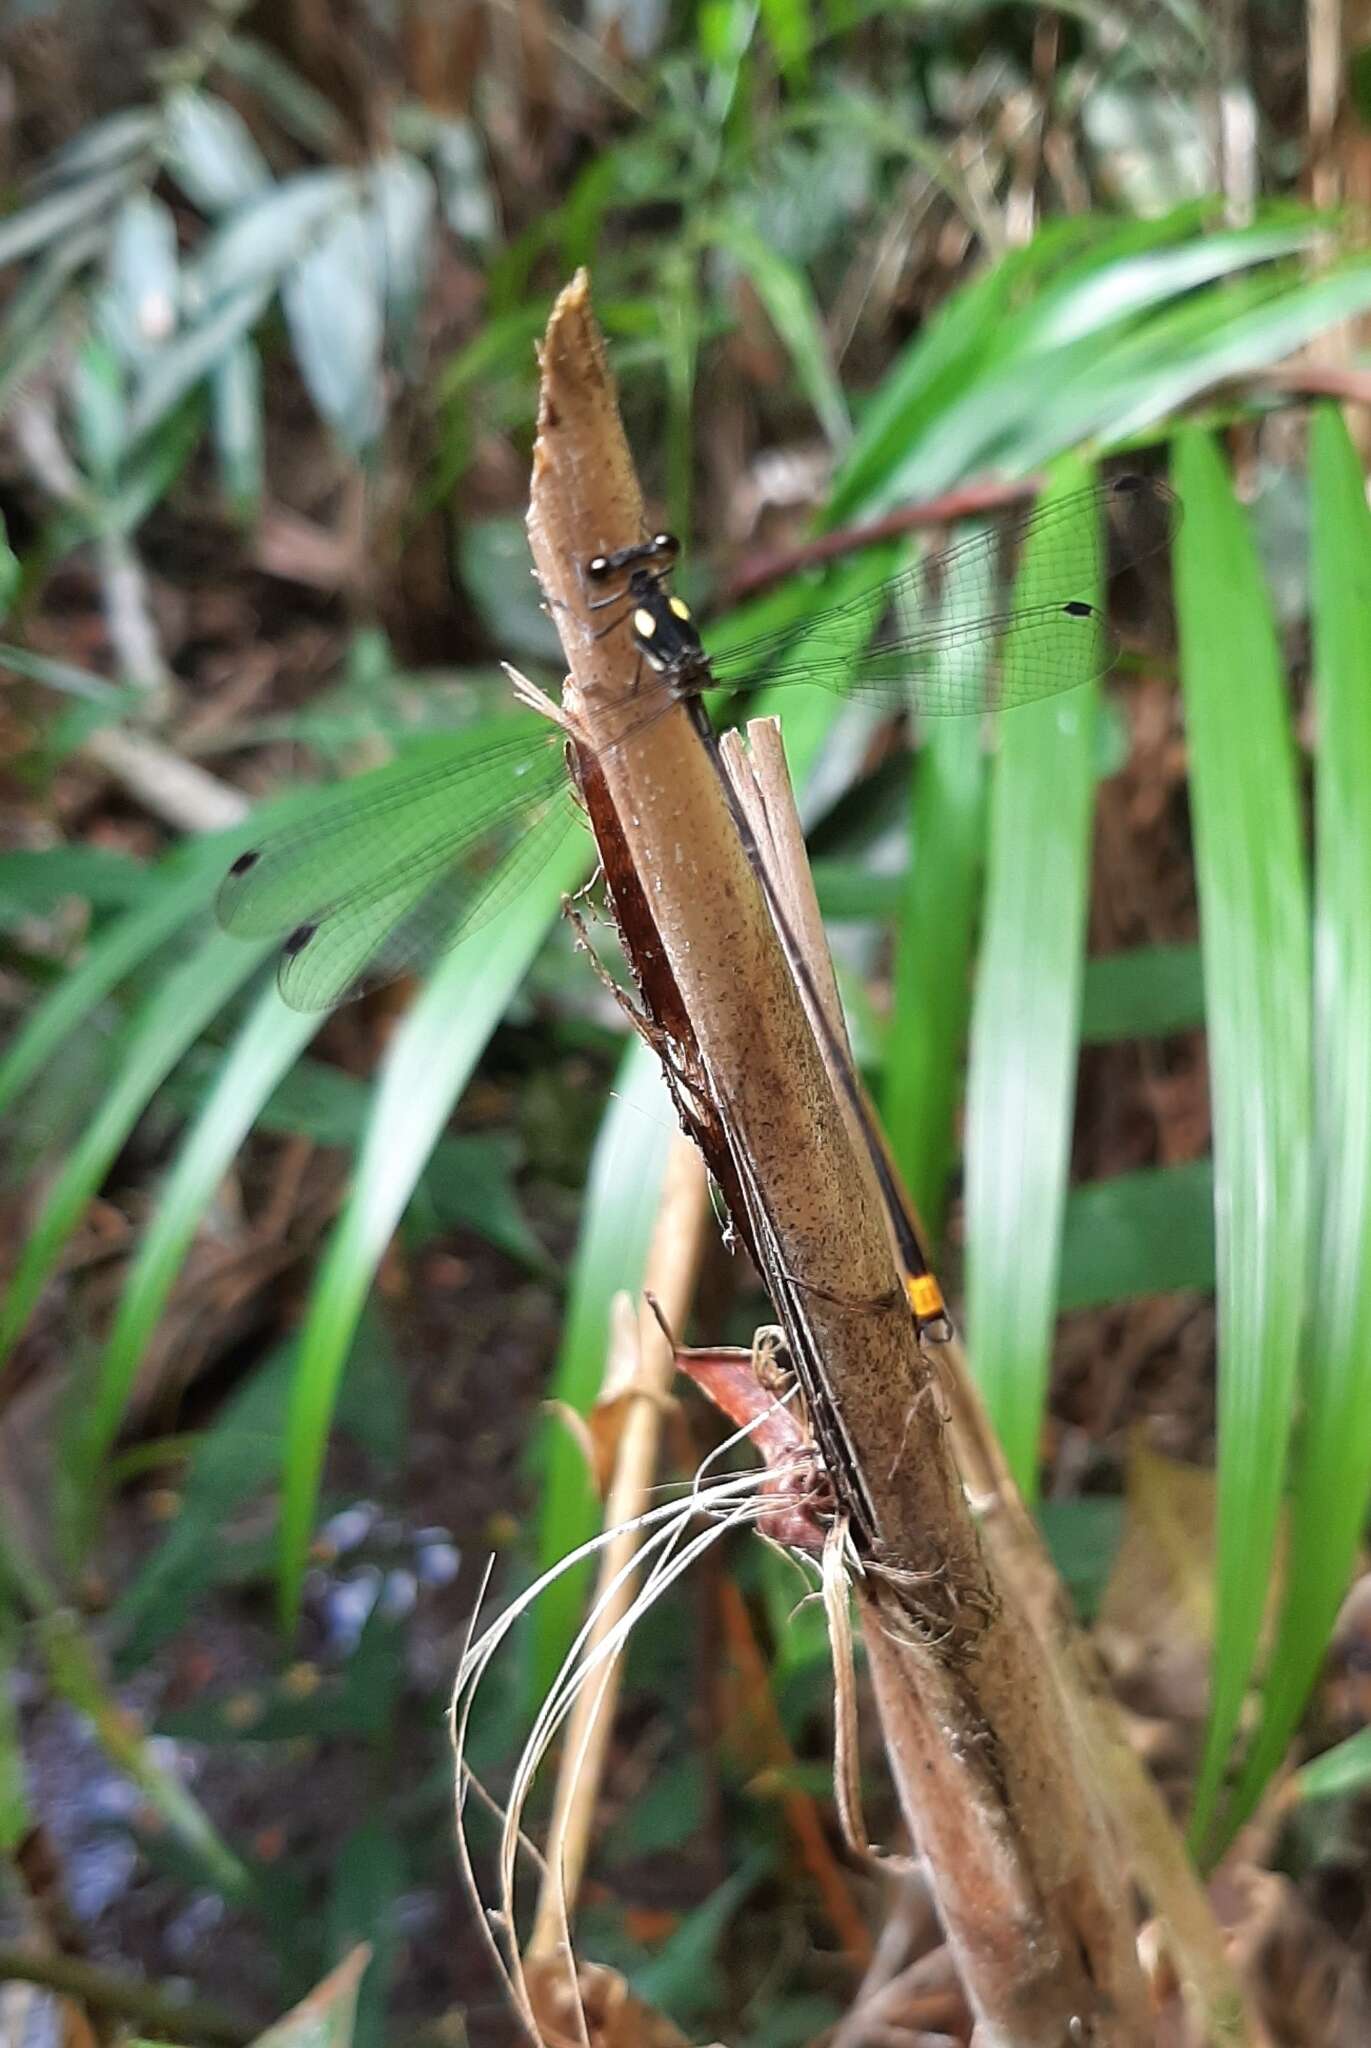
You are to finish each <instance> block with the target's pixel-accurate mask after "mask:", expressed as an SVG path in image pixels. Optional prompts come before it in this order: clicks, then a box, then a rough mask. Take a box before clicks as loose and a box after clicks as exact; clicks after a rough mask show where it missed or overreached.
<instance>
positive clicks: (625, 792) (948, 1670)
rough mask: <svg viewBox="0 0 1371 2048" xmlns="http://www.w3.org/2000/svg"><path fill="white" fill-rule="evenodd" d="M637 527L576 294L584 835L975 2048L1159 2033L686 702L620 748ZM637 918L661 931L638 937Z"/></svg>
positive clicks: (856, 1166) (562, 367)
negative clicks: (776, 1372)
mask: <svg viewBox="0 0 1371 2048" xmlns="http://www.w3.org/2000/svg"><path fill="white" fill-rule="evenodd" d="M642 533H643V518H642V504H641V499H640V496H639V492H638V487H637V482H636V479H635V477H634V474H633V469H632V464H631V461H630V458H629V453H628V449H627V446H626V443H625V441H624V437H623V429H622V426H621V424H620V420H619V414H618V406H617V401H616V395H615V392H614V388H613V385H612V382H611V380H610V377H609V373H608V370H607V367H606V364H605V358H604V351H603V345H602V342H601V339H600V336H599V333H598V330H597V329H596V327H595V324H594V320H593V318H592V315H591V310H590V302H589V292H588V287H587V284H586V281H585V279H584V277H578V278H577V279H576V280H575V281H574V282H573V283H572V284H571V285H570V286H568V287H567V289H566V290H565V291H564V292H563V293H562V295H561V297H560V298H559V299H558V301H557V304H556V306H555V307H554V309H553V313H552V317H551V319H550V321H549V324H548V329H547V335H546V338H545V341H544V346H543V354H542V394H541V406H540V415H539V431H538V441H537V447H536V450H535V455H534V468H533V486H532V494H531V504H530V510H529V538H530V542H531V545H532V548H533V556H534V560H535V562H536V564H537V568H538V573H539V575H540V577H541V578H542V582H543V587H544V589H545V591H546V592H547V596H548V599H549V601H550V603H551V606H552V611H553V616H554V618H555V619H556V621H557V624H558V628H559V631H560V633H561V637H562V644H563V647H564V649H565V652H566V657H567V663H568V666H569V668H570V671H571V678H570V680H569V682H568V685H567V691H566V706H567V710H568V712H569V713H570V715H571V717H572V718H573V719H574V720H575V721H576V722H577V724H578V726H579V727H580V729H581V730H582V731H583V732H584V734H585V737H586V741H587V743H588V746H589V748H590V749H591V750H592V751H593V752H594V754H595V756H596V757H597V760H596V765H597V767H598V771H599V776H600V777H601V778H602V781H603V790H602V791H601V790H600V789H599V788H598V787H597V788H596V790H595V793H594V797H593V798H592V801H591V812H592V818H593V820H594V821H595V822H596V824H597V829H598V828H599V827H600V826H601V825H602V824H603V823H604V822H605V821H604V820H603V818H602V799H604V798H607V800H608V805H609V807H610V808H611V809H612V812H613V828H612V830H613V836H615V837H616V838H617V839H619V841H620V842H621V844H620V845H619V846H618V847H617V848H616V849H615V860H616V865H617V864H618V862H619V860H620V859H621V858H622V855H623V854H624V853H625V852H626V854H627V857H628V860H629V862H630V864H631V867H632V869H633V870H634V872H635V875H636V884H637V889H636V892H634V894H635V904H636V909H635V914H634V915H633V917H632V919H631V920H626V921H625V942H626V944H627V945H628V946H629V949H630V952H631V954H632V955H633V957H634V964H635V968H636V969H637V971H638V972H639V974H640V977H641V978H642V980H643V982H644V985H645V987H648V989H649V997H650V999H651V988H652V986H657V985H660V986H661V987H662V988H663V989H665V990H666V992H667V993H666V1001H667V1003H668V1006H669V1008H670V1010H671V1012H672V1014H671V1015H670V1016H667V1017H662V1021H663V1022H664V1023H665V1024H666V1026H667V1029H668V1032H669V1033H670V1036H671V1040H672V1047H671V1050H672V1055H673V1058H676V1059H678V1060H679V1064H680V1068H681V1070H682V1072H683V1073H684V1074H685V1075H686V1076H687V1087H688V1088H692V1089H693V1088H698V1089H699V1090H700V1091H702V1092H703V1094H704V1096H705V1097H706V1098H707V1102H706V1104H705V1105H704V1106H703V1108H702V1112H701V1114H700V1116H699V1118H698V1122H699V1125H700V1135H701V1138H702V1142H704V1143H705V1144H706V1145H707V1146H708V1147H709V1148H710V1150H711V1152H714V1151H716V1150H718V1149H719V1148H721V1149H722V1154H723V1157H722V1159H719V1158H716V1157H714V1156H711V1165H714V1166H716V1168H718V1167H720V1166H722V1168H723V1178H724V1185H725V1188H726V1191H727V1192H728V1193H729V1194H730V1197H731V1198H733V1199H735V1200H736V1201H737V1202H738V1203H739V1208H738V1210H737V1212H736V1213H737V1216H738V1220H739V1223H740V1227H742V1228H743V1229H744V1230H745V1233H746V1234H747V1236H748V1238H749V1240H750V1242H751V1244H752V1247H753V1250H754V1251H755V1253H756V1256H757V1258H758V1261H759V1263H760V1265H761V1267H762V1270H763V1273H764V1275H765V1277H766V1280H767V1283H768V1286H769V1288H770V1290H771V1293H772V1297H773V1300H774V1301H775V1304H776V1308H777V1311H778V1314H779V1316H780V1318H781V1320H782V1322H783V1323H784V1324H785V1326H786V1330H787V1335H788V1337H789V1340H790V1344H791V1350H792V1355H793V1357H794V1359H795V1361H796V1363H797V1366H798V1368H799V1369H800V1371H801V1374H802V1378H803V1379H804V1380H805V1393H806V1396H807V1398H808V1400H809V1404H810V1409H811V1414H812V1416H813V1420H814V1424H815V1432H816V1436H817V1437H818V1440H819V1442H820V1444H821V1445H822V1448H823V1450H824V1454H825V1456H826V1458H827V1461H828V1464H829V1467H830V1472H831V1476H832V1479H833V1484H834V1488H835V1492H836V1494H837V1496H838V1498H839V1500H840V1501H841V1502H842V1503H843V1504H844V1506H845V1507H846V1508H847V1510H848V1512H849V1514H850V1516H851V1519H852V1525H853V1531H854V1538H855V1540H856V1542H857V1545H858V1549H859V1551H860V1553H861V1555H862V1557H863V1561H864V1564H865V1565H866V1569H867V1577H866V1579H865V1580H864V1582H863V1584H862V1587H861V1589H860V1599H861V1605H862V1615H863V1623H864V1628H865V1633H866V1638H867V1650H868V1656H869V1657H870V1659H871V1663H872V1668H873V1672H874V1675H875V1678H876V1684H877V1693H878V1698H879V1701H880V1707H881V1714H882V1721H883V1725H884V1729H885V1735H886V1741H887V1747H888V1750H889V1754H890V1757H891V1763H892V1768H893V1769H894V1771H895V1774H896V1777H897V1781H898V1784H899V1789H900V1795H901V1799H902V1802H903V1805H904V1810H905V1812H906V1814H907V1816H908V1819H909V1823H910V1826H911V1829H912V1831H913V1833H914V1835H915V1838H916V1840H917V1842H918V1846H919V1848H920V1850H921V1851H922V1852H923V1854H924V1856H925V1857H926V1858H927V1860H928V1864H929V1868H930V1872H931V1876H932V1880H933V1884H934V1888H935V1891H936V1893H937V1897H938V1901H939V1906H940V1910H941V1911H942V1914H943V1918H944V1922H945V1925H946V1928H947V1933H948V1937H949V1940H950V1941H951V1943H952V1945H953V1947H954V1949H955V1951H956V1953H957V1955H958V1958H959V1961H960V1964H961V1968H962V1971H963V1974H964V1977H965V1981H966V1985H967V1990H968V1993H969V1995H970V1997H971V1999H972V2001H973V2003H974V2005H975V2007H976V2009H977V2012H978V2014H979V2024H980V2032H979V2033H978V2037H977V2038H978V2041H980V2042H983V2043H984V2048H1011V2044H1012V2048H1068V2044H1073V2043H1077V2042H1097V2043H1106V2042H1107V2043H1113V2044H1123V2043H1129V2044H1133V2043H1139V2044H1140V2043H1144V2042H1150V2040H1151V2038H1152V2031H1151V2025H1150V2020H1149V2017H1148V2013H1147V1999H1146V1993H1145V1990H1144V1987H1143V1982H1142V1978H1141V1975H1140V1972H1139V1970H1138V1965H1137V1958H1136V1951H1135V1944H1134V1937H1133V1927H1132V1919H1131V1914H1130V1912H1129V1909H1128V1903H1127V1900H1126V1898H1125V1896H1124V1892H1123V1883H1122V1878H1121V1875H1120V1873H1119V1871H1118V1870H1117V1867H1116V1863H1117V1859H1114V1858H1111V1855H1110V1853H1109V1850H1108V1845H1107V1843H1106V1841H1105V1838H1104V1835H1103V1831H1102V1829H1101V1827H1100V1825H1099V1823H1098V1821H1097V1819H1096V1817H1095V1813H1094V1809H1093V1806H1092V1805H1091V1803H1090V1801H1089V1800H1088V1799H1087V1797H1086V1794H1085V1790H1084V1788H1083V1786H1082V1784H1081V1783H1080V1781H1079V1779H1078V1776H1077V1771H1078V1769H1083V1768H1084V1766H1083V1761H1082V1760H1081V1759H1079V1758H1078V1757H1077V1756H1075V1755H1073V1746H1072V1743H1071V1741H1070V1736H1069V1732H1068V1723H1067V1720H1066V1716H1065V1714H1064V1711H1063V1707H1062V1702H1061V1699H1060V1697H1059V1695H1058V1692H1057V1690H1056V1688H1055V1686H1054V1684H1053V1682H1052V1680H1051V1677H1050V1674H1049V1673H1048V1672H1047V1670H1046V1669H1045V1667H1044V1666H1043V1664H1042V1661H1041V1659H1040V1657H1039V1656H1038V1654H1037V1651H1036V1649H1035V1647H1034V1643H1033V1638H1032V1636H1031V1633H1030V1631H1028V1630H1027V1629H1025V1628H1024V1627H1023V1626H1022V1624H1021V1623H1020V1622H1019V1621H1018V1620H1017V1619H1016V1617H1015V1616H1014V1615H1013V1614H1012V1613H1007V1612H1006V1610H1005V1607H1004V1604H1003V1601H1002V1600H1001V1598H1000V1594H999V1590H998V1588H997V1586H996V1584H995V1582H994V1580H993V1578H992V1575H991V1571H990V1569H989V1566H988V1564H987V1561H986V1557H985V1554H984V1551H983V1549H982V1545H981V1541H980V1537H979V1534H978V1531H977V1529H976V1526H975V1523H974V1521H973V1519H972V1516H971V1513H970V1510H969V1508H968V1505H967V1501H966V1497H965V1493H964V1491H963V1487H962V1484H961V1480H960V1477H959V1475H958V1473H957V1470H956V1468H955V1466H954V1464H953V1460H952V1456H951V1452H950V1449H949V1443H948V1435H947V1430H946V1428H945V1424H944V1418H943V1411H942V1405H941V1403H940V1401H939V1399H938V1398H937V1393H936V1387H935V1381H934V1376H933V1373H932V1371H931V1368H930V1366H929V1363H928V1361H927V1360H926V1359H925V1358H924V1356H923V1355H922V1353H921V1352H920V1350H919V1346H918V1343H917V1340H916V1336H915V1330H914V1326H913V1323H912V1321H911V1319H910V1316H909V1314H908V1312H907V1311H906V1309H905V1306H904V1299H903V1293H902V1289H901V1286H900V1277H899V1274H898V1273H897V1271H896V1268H895V1264H894V1260H893V1257H892V1253H891V1249H890V1245H889V1242H888V1239H887V1234H886V1226H885V1221H884V1217H883V1213H882V1210H881V1206H880V1201H879V1197H878V1193H877V1190H876V1187H875V1184H874V1180H873V1178H872V1175H871V1171H870V1167H869V1164H868V1162H867V1160H866V1159H865V1157H864V1155H862V1154H861V1153H860V1151H858V1150H855V1149H854V1146H853V1143H852V1141H851V1139H850V1137H849V1134H848V1130H847V1127H846V1123H845V1119H844V1116H843V1114H842V1111H841V1110H840V1108H839V1105H838V1103H837V1101H836V1099H835V1096H834V1093H833V1089H832V1087H831V1085H830V1083H829V1080H828V1077H827V1075H826V1073H825V1070H824V1064H823V1060H822V1058H821V1056H820V1053H819V1050H818V1047H817V1046H816V1044H815V1040H814V1037H813V1034H812V1032H811V1030H810V1028H809V1025H808V1023H807V1021H806V1018H805V1015H804V1010H803V1007H802V1004H801V1002H800V998H799V995H798V992H797V990H796V988H795V984H794V982H793V980H792V978H791V976H790V974H789V972H788V971H787V968H786V964H785V960H784V958H783V955H782V953H781V949H780V947H779V944H778V942H777V939H776V935H775V931H774V929H773V927H772V924H771V920H770V918H769V917H768V915H767V911H766V907H765V904H764V901H763V898H762V895H761V892H760V890H759V887H758V884H757V881H756V878H755V876H754V875H753V873H752V870H751V868H750V866H749V864H748V861H747V858H746V856H745V854H744V852H743V849H742V847H741V845H740V843H739V841H738V837H737V834H736V832H735V831H734V829H733V826H732V823H731V820H730V816H729V812H728V807H727V804H726V802H725V799H724V796H723V793H722V790H721V788H720V785H719V781H718V778H717V776H716V774H715V772H714V769H713V766H712V764H711V762H710V761H709V760H708V758H707V757H706V755H705V753H704V751H703V749H702V748H701V747H700V745H699V744H698V741H697V739H696V736H695V734H694V732H693V730H692V729H691V726H690V722H689V720H688V718H687V716H686V714H685V713H684V712H683V711H672V712H669V713H668V714H667V715H665V716H664V717H660V718H657V719H655V720H654V721H652V722H651V723H648V724H645V725H641V726H639V727H638V729H637V730H636V731H635V732H634V734H633V737H632V739H631V740H630V741H629V742H627V743H625V744H617V742H618V741H619V740H620V739H621V736H622V733H623V730H624V723H625V718H624V707H625V704H626V701H627V699H628V697H629V695H630V693H631V692H632V690H633V688H634V685H635V680H636V673H637V656H636V654H635V652H634V649H633V646H632V643H631V640H630V638H629V635H628V633H627V632H626V631H622V630H619V631H615V630H611V631H609V632H605V631H604V625H605V621H606V614H605V613H604V612H601V613H598V614H597V613H593V612H591V611H590V610H589V609H588V608H587V592H586V589H585V587H584V583H583V580H582V573H581V571H582V564H583V563H584V562H585V561H586V559H587V558H588V557H589V556H590V555H593V554H596V553H599V552H602V551H606V550H610V549H613V548H618V547H622V546H626V545H628V544H630V543H632V542H634V541H637V540H638V539H640V538H641V536H642ZM592 780H594V778H592ZM606 836H608V831H607V835H606ZM623 908H624V906H623V904H622V903H621V905H620V909H621V913H622V911H623ZM644 913H646V916H647V918H648V920H649V922H650V926H651V936H650V940H649V938H648V934H647V933H646V932H644V931H642V930H640V929H638V927H639V925H640V922H641V920H642V917H643V914H644ZM649 952H650V953H651V958H648V957H646V955H647V954H648V953H649ZM653 1007H654V1008H657V1010H658V1015H659V1016H661V1014H662V1012H661V1008H660V1007H659V1006H658V1005H656V1004H654V1005H653ZM678 1034H680V1038H683V1039H685V1040H686V1041H687V1042H685V1043H681V1042H680V1039H678ZM687 1107H688V1108H689V1107H691V1105H690V1104H689V1102H688V1103H687ZM692 1121H697V1119H695V1118H694V1117H692Z"/></svg>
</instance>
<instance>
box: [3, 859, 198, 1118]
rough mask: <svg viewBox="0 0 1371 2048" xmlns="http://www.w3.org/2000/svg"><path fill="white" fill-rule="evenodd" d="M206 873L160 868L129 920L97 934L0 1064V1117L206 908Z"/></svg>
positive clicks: (183, 864) (193, 867)
mask: <svg viewBox="0 0 1371 2048" xmlns="http://www.w3.org/2000/svg"><path fill="white" fill-rule="evenodd" d="M206 875H207V869H206V866H205V864H204V862H203V861H200V860H178V861H176V862H174V863H170V862H169V863H168V864H167V867H166V868H165V869H164V870H159V871H158V872H157V874H156V876H155V878H150V879H154V880H155V891H154V889H150V890H149V900H148V901H147V902H146V903H141V904H140V905H139V907H138V908H137V909H136V910H133V911H131V912H130V913H129V915H128V916H127V917H121V918H120V919H119V921H118V923H117V924H114V925H111V926H110V928H109V930H108V931H104V932H101V934H100V936H99V937H98V938H97V939H95V940H94V941H93V942H92V943H91V945H90V946H88V947H87V949H86V955H85V958H84V959H83V960H82V961H81V963H80V965H79V966H76V967H73V968H72V969H71V970H70V972H69V973H67V974H66V975H64V976H63V978H62V980H61V981H60V982H59V983H58V985H57V987H56V988H55V989H54V990H53V992H52V994H51V995H50V996H49V997H48V998H47V999H46V1001H44V1002H43V1003H41V1004H40V1005H39V1007H38V1008H37V1009H36V1010H35V1011H34V1012H33V1015H32V1016H31V1017H30V1018H29V1019H28V1022H27V1023H26V1024H25V1025H24V1027H23V1029H22V1030H21V1031H20V1033H19V1035H18V1037H17V1038H16V1039H15V1041H14V1044H13V1045H12V1046H11V1047H10V1049H9V1052H8V1053H7V1055H6V1057H5V1059H4V1061H3V1062H0V1114H3V1113H4V1111H5V1110H7V1109H8V1108H9V1106H10V1104H11V1103H12V1102H14V1101H15V1100H16V1098H17V1097H18V1096H19V1095H21V1094H22V1093H23V1091H24V1089H25V1088H27V1086H28V1084H29V1082H30V1081H31V1080H32V1079H33V1077H34V1075H35V1074H37V1073H39V1072H41V1070H42V1069H43V1067H45V1066H46V1065H47V1063H48V1061H49V1060H51V1059H52V1058H53V1056H54V1054H55V1053H56V1052H57V1051H58V1049H59V1047H61V1046H62V1045H63V1044H65V1042H66V1040H67V1039H68V1038H69V1037H70V1036H71V1034H72V1032H73V1031H79V1030H80V1028H81V1027H82V1025H83V1024H85V1023H86V1022H87V1021H88V1020H89V1018H90V1016H91V1014H92V1012H93V1011H94V1010H95V1008H96V1007H97V1005H98V1004H99V1003H100V1002H101V1001H102V1000H103V999H104V997H105V996H107V995H108V994H109V992H110V990H111V989H112V988H114V987H116V986H117V984H118V983H119V982H121V981H122V980H123V979H124V977H125V976H126V975H128V974H131V973H132V972H133V970H134V968H136V967H138V966H140V965H141V963H142V962H143V961H144V960H146V959H147V958H148V956H149V955H150V954H151V953H154V952H155V951H156V950H157V948H158V947H159V946H161V945H163V944H165V942H166V940H167V939H169V938H170V937H171V935H172V933H173V932H174V931H177V930H179V929H180V927H181V926H182V925H183V924H185V923H187V921H188V920H189V919H190V918H192V917H193V916H195V915H196V914H197V913H198V912H200V911H202V910H203V909H204V905H205V902H206V898H207V894H208V888H207V882H206Z"/></svg>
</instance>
